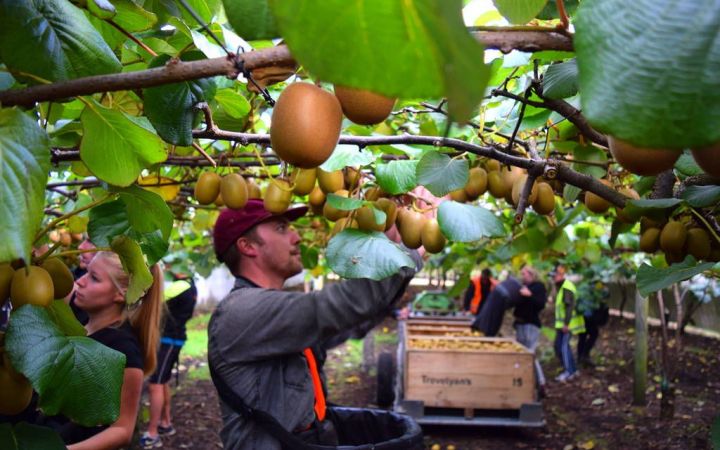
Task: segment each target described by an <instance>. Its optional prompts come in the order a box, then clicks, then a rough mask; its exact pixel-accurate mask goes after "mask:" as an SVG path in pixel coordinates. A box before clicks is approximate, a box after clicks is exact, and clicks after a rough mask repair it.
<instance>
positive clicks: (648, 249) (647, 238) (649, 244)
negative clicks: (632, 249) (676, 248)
mask: <svg viewBox="0 0 720 450" xmlns="http://www.w3.org/2000/svg"><path fill="white" fill-rule="evenodd" d="M658 248H660V228H648V229H646V230H645V231H644V232H643V233H642V234H641V235H640V250H642V251H643V252H645V253H655V252H656V251H658Z"/></svg>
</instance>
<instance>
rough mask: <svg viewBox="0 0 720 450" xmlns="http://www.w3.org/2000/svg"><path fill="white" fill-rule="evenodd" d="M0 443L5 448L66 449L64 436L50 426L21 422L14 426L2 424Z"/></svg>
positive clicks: (14, 449)
mask: <svg viewBox="0 0 720 450" xmlns="http://www.w3.org/2000/svg"><path fill="white" fill-rule="evenodd" d="M0 443H2V444H3V450H33V449H38V448H41V449H43V450H65V449H66V448H67V447H65V444H64V443H63V440H62V438H61V437H60V435H59V434H57V433H56V432H55V431H54V430H52V429H51V428H48V427H41V426H38V425H30V424H29V423H26V422H20V423H19V424H17V425H15V426H14V427H13V426H12V425H11V424H10V423H3V424H0Z"/></svg>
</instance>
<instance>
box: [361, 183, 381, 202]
mask: <svg viewBox="0 0 720 450" xmlns="http://www.w3.org/2000/svg"><path fill="white" fill-rule="evenodd" d="M384 196H385V192H383V190H382V189H380V187H379V186H373V187H371V188H370V189H368V190H367V191H365V194H364V197H365V200H367V201H369V202H374V201H375V200H377V199H379V198H380V197H384Z"/></svg>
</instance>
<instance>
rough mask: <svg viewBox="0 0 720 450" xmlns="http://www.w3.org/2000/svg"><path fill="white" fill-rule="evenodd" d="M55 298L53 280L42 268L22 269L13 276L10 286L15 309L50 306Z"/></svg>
mask: <svg viewBox="0 0 720 450" xmlns="http://www.w3.org/2000/svg"><path fill="white" fill-rule="evenodd" d="M54 297H55V287H54V286H53V281H52V278H51V277H50V274H49V273H48V272H47V270H45V269H43V268H42V267H38V266H29V267H21V268H20V269H17V270H16V271H15V273H14V274H13V278H12V284H11V286H10V298H11V300H12V305H13V309H17V308H19V307H21V306H23V305H27V304H30V305H37V306H48V305H50V303H52V301H53V298H54Z"/></svg>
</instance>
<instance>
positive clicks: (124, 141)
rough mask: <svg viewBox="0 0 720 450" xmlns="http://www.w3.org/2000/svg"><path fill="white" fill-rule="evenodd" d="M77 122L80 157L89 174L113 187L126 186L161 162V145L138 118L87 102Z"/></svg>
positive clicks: (163, 150)
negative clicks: (80, 130)
mask: <svg viewBox="0 0 720 450" xmlns="http://www.w3.org/2000/svg"><path fill="white" fill-rule="evenodd" d="M80 120H81V121H82V124H83V130H84V136H83V140H82V143H81V144H80V157H81V158H82V160H83V162H84V163H85V165H86V166H87V168H88V169H90V171H92V173H93V174H94V175H95V176H96V177H98V178H100V179H101V180H103V181H107V182H108V183H110V184H114V185H117V186H129V185H130V184H132V183H133V182H134V181H135V180H136V179H137V177H138V175H140V172H142V170H143V169H145V168H147V167H150V166H151V165H153V164H157V163H159V162H163V161H165V159H166V158H167V154H166V153H165V144H164V143H163V141H162V139H160V138H159V137H158V136H157V135H156V134H155V132H154V130H153V129H152V127H151V126H150V125H149V124H147V123H146V122H145V121H143V120H142V118H138V117H132V116H129V115H127V114H125V113H122V112H120V111H117V110H114V109H109V108H106V107H104V106H102V105H100V104H98V103H97V102H94V101H92V103H89V104H88V105H87V106H86V108H85V110H84V111H83V113H82V115H81V116H80Z"/></svg>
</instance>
